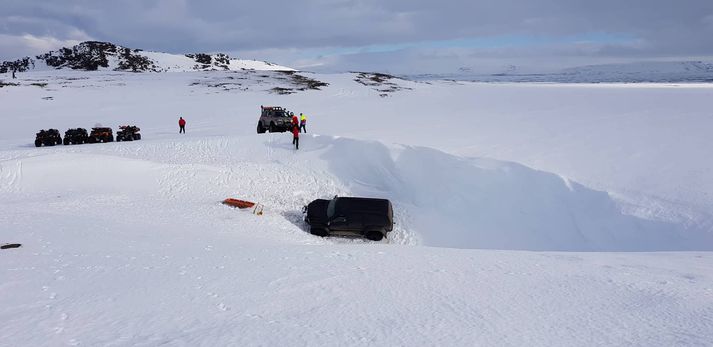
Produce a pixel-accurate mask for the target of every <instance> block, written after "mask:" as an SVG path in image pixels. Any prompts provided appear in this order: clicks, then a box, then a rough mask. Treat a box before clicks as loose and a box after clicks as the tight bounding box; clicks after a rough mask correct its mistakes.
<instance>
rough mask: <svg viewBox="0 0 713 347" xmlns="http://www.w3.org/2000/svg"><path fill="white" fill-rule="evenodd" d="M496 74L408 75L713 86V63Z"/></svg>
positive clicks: (513, 70) (462, 71) (511, 70)
mask: <svg viewBox="0 0 713 347" xmlns="http://www.w3.org/2000/svg"><path fill="white" fill-rule="evenodd" d="M506 71H507V72H504V73H497V74H478V73H472V72H471V71H470V69H468V68H460V69H458V72H455V73H452V74H421V75H406V76H402V77H405V78H410V79H416V80H434V79H445V80H455V81H477V82H542V83H546V82H552V83H645V82H651V83H677V82H689V83H693V82H698V83H701V82H703V83H711V82H713V63H709V62H702V61H674V62H637V63H626V64H605V65H588V66H581V67H575V68H568V69H563V70H560V71H558V72H552V73H541V74H538V73H520V72H518V69H517V68H516V67H514V66H508V68H507V70H506Z"/></svg>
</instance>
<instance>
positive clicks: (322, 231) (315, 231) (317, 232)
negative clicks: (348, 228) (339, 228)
mask: <svg viewBox="0 0 713 347" xmlns="http://www.w3.org/2000/svg"><path fill="white" fill-rule="evenodd" d="M309 233H310V234H312V235H316V236H321V237H325V236H327V235H329V233H328V232H327V230H325V229H322V228H312V227H310V228H309Z"/></svg>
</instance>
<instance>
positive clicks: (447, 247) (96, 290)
mask: <svg viewBox="0 0 713 347" xmlns="http://www.w3.org/2000/svg"><path fill="white" fill-rule="evenodd" d="M305 75H306V76H308V77H310V78H315V79H318V80H321V81H325V82H328V83H330V85H329V86H328V87H323V88H322V90H319V91H318V90H307V91H302V92H297V93H295V94H291V95H278V94H275V93H273V92H272V90H273V88H274V87H276V86H278V87H281V88H283V87H284V88H290V87H291V86H292V87H294V85H292V82H290V79H289V78H287V79H286V76H285V75H284V74H282V73H275V72H208V73H206V72H195V73H165V74H124V73H114V72H111V73H109V72H103V73H86V72H83V73H79V72H62V73H52V74H50V75H48V73H47V72H45V73H42V72H37V73H30V74H24V75H23V76H21V77H22V78H23V80H21V81H19V84H20V85H18V86H12V85H11V86H4V87H3V88H0V100H1V101H2V102H1V103H0V122H1V124H3V126H2V127H1V128H0V195H1V196H2V199H1V200H0V226H2V227H1V228H0V243H4V242H19V243H22V244H23V247H22V248H19V249H11V250H0V259H1V260H0V264H1V265H0V322H3V324H1V325H0V341H3V342H2V344H7V345H13V346H17V345H27V346H37V345H64V344H69V345H151V346H153V345H158V344H169V345H207V346H214V345H245V344H249V345H317V344H322V345H332V344H337V343H339V344H345V345H434V344H437V345H542V346H551V345H625V344H626V345H632V344H633V345H647V346H650V345H662V346H664V345H665V346H669V345H710V344H712V343H713V320H712V319H711V317H713V272H712V271H711V270H710V269H711V268H713V255H712V254H711V253H710V251H711V250H713V231H712V226H713V217H712V216H711V213H710V212H709V211H711V210H713V185H712V184H711V182H713V180H711V178H712V173H713V164H712V163H711V162H710V161H709V160H707V159H706V158H710V157H711V155H712V154H713V153H711V152H713V148H712V147H711V146H710V144H709V140H708V139H709V137H708V134H710V133H711V131H713V118H712V117H713V115H711V113H710V111H709V109H708V108H706V105H707V104H708V103H709V100H711V99H713V98H712V97H713V87H710V86H708V85H576V86H573V85H554V84H548V85H537V84H472V83H453V82H432V83H415V82H408V81H396V82H394V83H396V84H397V85H398V86H399V87H400V88H399V89H400V90H397V91H394V92H388V93H387V94H388V96H387V97H380V96H379V94H383V90H382V91H379V90H377V89H379V88H378V87H376V86H364V85H361V84H358V83H356V82H355V81H354V78H355V75H353V74H342V75H311V74H305ZM3 82H5V83H8V82H16V81H9V80H4V81H3ZM33 83H34V84H35V85H32V84H33ZM45 83H46V85H45ZM261 104H262V105H271V104H277V105H284V106H287V107H288V108H290V109H292V110H294V111H296V112H305V113H306V114H307V115H308V117H309V121H308V130H309V131H310V133H309V135H305V136H303V137H302V139H301V142H302V143H301V149H300V150H299V151H297V152H296V151H294V150H293V149H292V148H291V143H290V142H291V138H290V135H288V134H265V135H257V134H255V124H256V120H257V116H258V112H259V105H261ZM179 115H182V116H183V117H184V118H186V119H187V121H188V126H187V129H188V134H186V135H179V134H177V126H176V124H175V123H176V121H177V118H178V116H179ZM96 123H101V124H103V125H106V126H112V127H114V128H116V127H117V126H118V125H121V124H127V123H130V124H137V125H139V126H140V127H141V128H142V133H143V138H144V139H143V140H141V141H138V142H131V143H111V144H95V145H81V146H59V147H54V148H34V146H33V145H32V140H33V136H34V133H35V132H36V131H38V130H39V129H41V128H49V127H53V128H58V129H60V130H61V131H62V132H64V130H66V129H67V128H70V127H79V126H81V127H86V128H89V127H91V126H93V125H94V124H96ZM313 133H314V134H313ZM317 134H318V135H317ZM516 162H517V163H516ZM518 163H522V164H525V165H527V166H525V165H521V164H518ZM577 182H579V183H577ZM335 194H339V195H350V194H353V195H366V196H382V197H387V198H389V199H391V200H392V201H393V202H394V205H395V209H396V210H395V214H396V228H395V230H394V232H393V233H392V234H390V235H389V240H388V241H383V242H379V243H374V242H367V241H362V240H354V239H342V238H327V239H322V238H318V237H313V236H311V235H310V234H309V233H307V232H306V231H305V230H306V229H305V226H304V225H303V223H302V222H301V215H300V213H299V211H300V208H301V207H302V205H304V204H306V203H307V202H309V201H311V200H312V199H315V198H326V197H331V196H333V195H335ZM229 196H232V197H240V198H245V199H249V200H253V201H259V202H262V203H264V204H265V205H266V209H265V215H263V216H261V217H258V216H255V215H252V214H250V213H246V212H243V211H237V210H233V209H230V208H227V207H225V206H223V205H221V204H219V201H220V200H222V199H223V198H225V197H229ZM456 248H461V249H456ZM488 249H490V250H488ZM662 250H668V251H676V252H652V251H662ZM583 251H598V252H588V253H584V252H583ZM613 251H619V252H618V253H614V252H613ZM621 251H648V253H634V252H621Z"/></svg>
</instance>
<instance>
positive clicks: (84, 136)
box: [64, 128, 89, 145]
mask: <svg viewBox="0 0 713 347" xmlns="http://www.w3.org/2000/svg"><path fill="white" fill-rule="evenodd" d="M88 139H89V133H87V129H84V128H75V129H68V130H67V131H65V132H64V144H65V145H78V144H79V145H81V144H83V143H85V142H87V141H88Z"/></svg>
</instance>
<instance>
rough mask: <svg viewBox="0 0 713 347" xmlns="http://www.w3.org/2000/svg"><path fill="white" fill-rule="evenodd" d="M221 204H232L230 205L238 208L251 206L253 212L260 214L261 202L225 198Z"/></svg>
mask: <svg viewBox="0 0 713 347" xmlns="http://www.w3.org/2000/svg"><path fill="white" fill-rule="evenodd" d="M223 204H226V205H228V206H232V207H237V208H240V209H246V208H252V212H253V214H256V215H258V216H262V210H263V206H262V204H259V203H254V202H252V201H246V200H240V199H233V198H227V199H225V200H223Z"/></svg>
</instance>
